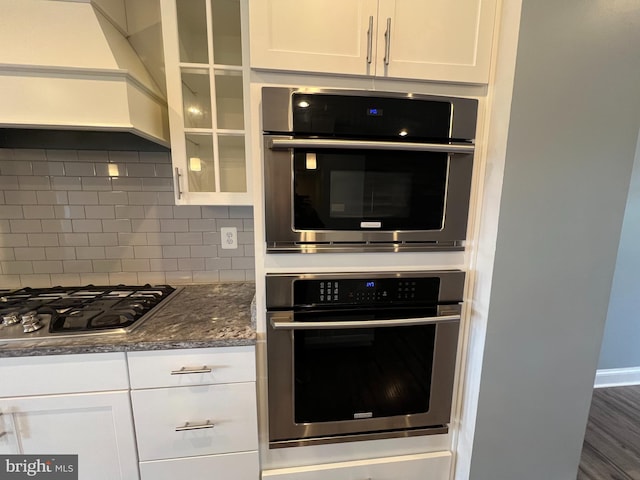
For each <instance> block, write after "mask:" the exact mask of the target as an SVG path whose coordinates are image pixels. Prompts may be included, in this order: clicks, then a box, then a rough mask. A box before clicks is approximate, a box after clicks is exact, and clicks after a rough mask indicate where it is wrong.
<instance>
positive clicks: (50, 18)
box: [0, 0, 169, 150]
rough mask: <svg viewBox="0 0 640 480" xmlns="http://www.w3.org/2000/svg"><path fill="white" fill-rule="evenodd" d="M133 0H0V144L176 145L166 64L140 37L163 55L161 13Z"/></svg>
mask: <svg viewBox="0 0 640 480" xmlns="http://www.w3.org/2000/svg"><path fill="white" fill-rule="evenodd" d="M130 3H131V4H132V5H134V7H132V8H133V9H134V10H133V11H132V12H128V11H126V9H125V0H96V5H94V4H92V3H91V2H90V1H89V0H86V1H79V0H74V1H65V0H0V45H2V48H0V148H3V147H4V148H78V149H80V148H94V149H112V150H113V149H117V150H123V149H139V150H167V147H168V145H169V127H168V119H167V104H166V100H165V98H166V95H165V93H164V91H163V90H162V88H161V87H160V86H158V85H159V84H160V85H161V86H162V87H164V79H163V78H161V75H159V74H158V72H160V73H161V71H162V68H161V67H160V68H157V69H156V70H157V71H156V72H155V73H156V79H155V80H154V77H152V75H151V74H150V73H149V72H150V70H148V69H147V68H146V67H145V64H144V63H143V61H142V60H141V58H140V57H139V56H138V54H137V53H136V50H134V48H133V46H132V43H135V42H130V40H131V39H132V38H134V39H135V38H138V40H139V42H140V43H139V45H140V46H144V47H145V48H147V51H149V48H150V49H155V50H157V53H158V55H155V56H156V57H157V58H161V57H162V43H161V31H160V30H159V28H160V27H159V25H160V23H159V19H157V21H156V19H155V18H154V17H155V14H154V11H153V9H151V11H150V10H147V11H146V12H144V11H142V10H144V7H146V6H148V5H151V4H152V3H151V0H149V1H147V0H135V2H130ZM153 3H155V0H153ZM158 11H159V10H158ZM110 14H113V15H110ZM107 15H109V16H107ZM129 17H130V18H129ZM114 19H115V20H114ZM118 19H120V21H118ZM123 24H124V25H123ZM128 24H131V25H132V26H133V27H134V29H137V31H134V32H131V30H130V29H129V27H128ZM154 32H155V33H154ZM125 35H126V36H125ZM136 35H137V36H136ZM127 38H129V40H127ZM156 38H157V39H159V40H158V42H157V43H155V42H154V40H155V39H156ZM146 56H147V59H151V60H153V57H154V55H153V54H149V55H146ZM151 71H153V69H151ZM156 80H158V82H156Z"/></svg>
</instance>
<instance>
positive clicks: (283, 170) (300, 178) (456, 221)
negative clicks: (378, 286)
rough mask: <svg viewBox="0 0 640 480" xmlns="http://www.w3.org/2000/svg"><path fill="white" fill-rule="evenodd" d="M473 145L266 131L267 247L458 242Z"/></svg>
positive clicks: (444, 245) (417, 245)
mask: <svg viewBox="0 0 640 480" xmlns="http://www.w3.org/2000/svg"><path fill="white" fill-rule="evenodd" d="M473 149H474V147H473V145H471V144H457V145H452V144H423V143H402V142H376V141H346V140H326V139H295V138H291V137H278V136H267V137H265V198H266V205H265V215H266V242H267V249H268V250H269V251H274V252H281V251H285V252H286V251H292V250H293V251H295V250H302V251H306V250H308V249H309V248H312V249H314V250H313V251H318V249H319V251H322V250H324V249H331V250H335V249H336V248H338V249H347V248H351V249H363V248H367V249H376V248H377V249H385V245H387V248H392V247H393V248H397V247H398V246H399V245H402V246H404V247H405V248H407V249H408V248H412V249H420V248H421V247H422V248H426V247H429V248H436V247H438V246H440V247H441V248H450V247H452V246H456V245H458V244H459V243H460V242H461V241H463V240H464V239H465V237H466V228H467V216H468V215H467V214H468V209H469V194H470V187H471V175H472V168H473Z"/></svg>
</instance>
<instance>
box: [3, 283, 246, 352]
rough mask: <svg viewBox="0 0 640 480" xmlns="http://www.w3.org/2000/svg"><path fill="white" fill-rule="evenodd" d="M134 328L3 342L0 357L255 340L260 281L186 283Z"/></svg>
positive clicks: (216, 345)
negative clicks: (257, 295)
mask: <svg viewBox="0 0 640 480" xmlns="http://www.w3.org/2000/svg"><path fill="white" fill-rule="evenodd" d="M177 290H178V291H177V292H176V293H175V294H174V295H173V296H172V297H171V298H170V299H168V300H167V301H166V302H165V303H163V304H161V305H160V306H159V307H158V309H157V310H156V311H154V312H152V313H151V315H150V316H149V317H147V318H146V319H145V320H144V321H143V322H142V323H141V324H140V325H139V326H137V327H136V328H135V329H134V330H133V331H132V332H130V333H126V334H113V335H98V336H76V337H68V338H63V339H62V338H61V339H46V340H36V341H20V342H7V343H0V357H19V356H36V355H63V354H74V353H98V352H126V351H135V350H166V349H174V348H201V347H228V346H236V345H253V344H255V339H256V331H255V304H254V302H253V299H254V295H255V284H253V283H250V282H244V283H215V284H207V285H184V286H180V287H177Z"/></svg>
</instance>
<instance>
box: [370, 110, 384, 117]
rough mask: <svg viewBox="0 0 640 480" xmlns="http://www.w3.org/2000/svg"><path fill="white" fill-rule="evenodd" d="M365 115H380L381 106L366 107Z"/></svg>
mask: <svg viewBox="0 0 640 480" xmlns="http://www.w3.org/2000/svg"><path fill="white" fill-rule="evenodd" d="M367 115H369V116H371V117H381V116H382V109H381V108H368V109H367Z"/></svg>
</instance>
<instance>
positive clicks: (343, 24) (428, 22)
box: [249, 0, 496, 83]
mask: <svg viewBox="0 0 640 480" xmlns="http://www.w3.org/2000/svg"><path fill="white" fill-rule="evenodd" d="M249 8H250V12H249V13H250V20H251V67H253V68H264V69H275V70H291V71H306V72H321V73H334V74H356V75H375V76H378V77H389V78H409V79H418V80H433V81H445V82H461V83H486V82H488V80H489V66H490V60H491V48H492V38H493V26H494V22H495V13H496V0H349V1H344V0H251V2H250V5H249Z"/></svg>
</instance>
